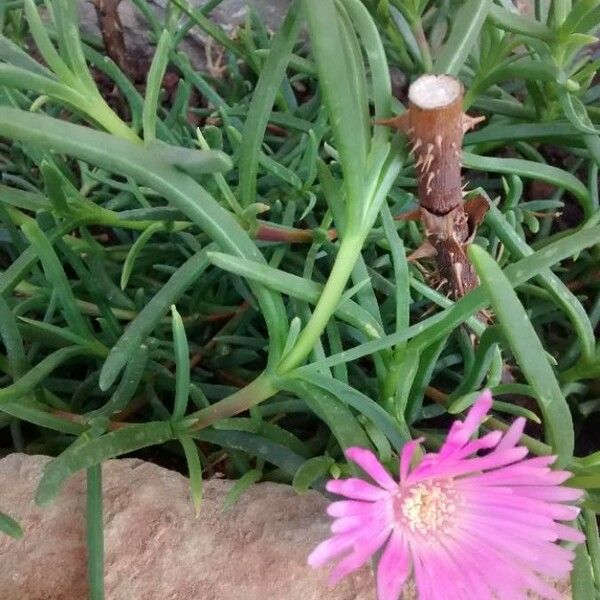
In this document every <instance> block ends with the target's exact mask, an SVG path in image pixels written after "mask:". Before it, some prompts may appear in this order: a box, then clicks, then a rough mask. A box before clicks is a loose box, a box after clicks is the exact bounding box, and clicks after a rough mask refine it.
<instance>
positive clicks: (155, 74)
mask: <svg viewBox="0 0 600 600" xmlns="http://www.w3.org/2000/svg"><path fill="white" fill-rule="evenodd" d="M170 49H171V35H170V33H169V32H168V31H167V30H166V29H165V30H164V31H163V32H162V34H161V36H160V39H159V40H158V44H157V46H156V51H155V53H154V56H153V57H152V63H151V65H150V70H149V71H148V78H147V81H146V98H145V100H144V109H143V111H142V123H143V129H144V142H146V143H147V144H148V143H149V142H152V141H153V140H154V139H155V138H156V118H157V117H156V111H157V109H158V96H159V94H160V89H161V86H162V80H163V77H164V76H165V71H166V70H167V65H168V63H169V51H170Z"/></svg>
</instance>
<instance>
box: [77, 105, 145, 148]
mask: <svg viewBox="0 0 600 600" xmlns="http://www.w3.org/2000/svg"><path fill="white" fill-rule="evenodd" d="M86 113H87V114H88V115H89V116H90V117H92V119H94V120H95V121H97V122H98V123H99V124H100V125H102V127H103V128H104V129H105V130H106V131H108V132H109V133H112V134H113V135H115V136H117V137H120V138H122V139H125V140H128V141H130V142H133V143H134V144H142V140H141V139H140V138H139V136H138V135H137V134H136V133H135V131H133V129H131V127H129V126H128V125H127V124H125V123H124V122H123V121H122V120H121V119H120V118H119V117H118V116H117V115H116V114H115V113H114V111H113V110H112V109H111V108H110V106H109V105H108V104H106V102H105V101H104V100H103V99H102V98H101V97H100V95H98V97H97V98H94V99H93V100H92V101H91V102H89V103H88V105H87V107H86Z"/></svg>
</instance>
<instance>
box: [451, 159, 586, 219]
mask: <svg viewBox="0 0 600 600" xmlns="http://www.w3.org/2000/svg"><path fill="white" fill-rule="evenodd" d="M462 158H463V165H464V166H465V167H466V168H467V169H474V170H476V171H491V172H492V173H506V174H509V175H518V176H519V177H525V178H527V179H536V180H539V181H545V182H547V183H551V184H552V185H556V186H558V187H561V188H564V189H565V190H567V191H569V192H571V193H572V194H573V196H575V198H576V199H577V201H578V202H579V204H580V205H581V207H582V208H583V211H584V213H585V215H586V217H589V216H591V214H592V213H593V206H592V199H591V197H590V192H589V190H588V189H587V187H586V186H585V185H583V183H581V181H580V180H579V179H577V177H575V176H574V175H571V173H567V172H566V171H563V170H562V169H558V168H556V167H552V166H550V165H545V164H540V163H537V162H532V161H529V160H521V159H518V158H499V157H497V156H494V157H491V156H490V157H488V156H478V155H476V154H471V153H470V152H463V155H462Z"/></svg>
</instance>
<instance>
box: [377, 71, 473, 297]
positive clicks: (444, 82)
mask: <svg viewBox="0 0 600 600" xmlns="http://www.w3.org/2000/svg"><path fill="white" fill-rule="evenodd" d="M408 98H409V109H408V111H406V112H405V113H404V114H403V115H400V116H399V117H395V118H393V119H388V120H387V121H383V122H382V123H383V124H386V125H390V126H391V127H395V128H396V129H399V130H401V131H402V132H404V133H405V134H406V135H407V136H408V138H409V141H410V144H411V150H410V151H411V153H412V154H414V156H415V159H416V161H415V172H416V176H417V186H418V195H419V205H420V209H421V220H422V222H423V225H424V227H425V234H426V236H427V243H426V246H427V249H428V252H421V253H419V252H418V251H417V255H419V256H424V255H427V254H429V255H431V254H434V255H435V257H436V261H437V266H438V270H439V272H440V275H441V276H442V278H443V279H445V280H446V281H447V287H448V291H449V293H450V294H451V295H452V297H454V298H459V297H461V296H463V295H465V294H466V293H468V292H469V291H470V290H472V289H473V288H475V287H476V286H477V285H478V283H479V282H478V280H477V275H476V274H475V271H474V269H473V267H472V265H471V263H470V262H469V259H468V258H467V254H466V248H467V246H468V244H469V243H470V242H471V240H472V238H473V235H474V233H475V229H476V225H477V224H478V222H479V221H480V220H481V217H480V215H479V214H477V215H476V216H475V218H470V214H469V213H468V212H467V210H466V209H465V204H464V202H463V189H462V182H461V148H462V141H463V136H464V133H465V132H466V131H467V130H468V129H470V128H471V127H473V126H474V125H475V124H476V123H478V122H479V121H480V120H482V119H481V118H473V117H469V116H468V115H465V114H464V113H463V110H462V100H463V87H462V84H461V83H460V81H458V80H457V79H454V78H453V77H449V76H448V75H423V76H422V77H420V78H419V79H417V80H416V81H415V82H414V83H413V84H412V85H411V86H410V89H409V92H408ZM472 208H473V209H474V214H475V212H477V213H478V212H480V207H479V206H478V205H477V206H473V207H472Z"/></svg>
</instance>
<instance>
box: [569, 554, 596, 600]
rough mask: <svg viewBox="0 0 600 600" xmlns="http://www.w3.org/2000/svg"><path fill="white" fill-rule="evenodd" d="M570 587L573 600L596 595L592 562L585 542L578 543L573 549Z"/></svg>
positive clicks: (588, 599) (581, 599)
mask: <svg viewBox="0 0 600 600" xmlns="http://www.w3.org/2000/svg"><path fill="white" fill-rule="evenodd" d="M571 588H572V590H573V600H590V598H594V597H595V595H596V588H595V586H594V576H593V574H592V563H591V561H590V557H589V554H588V553H587V548H586V546H585V544H579V545H578V546H577V548H576V549H575V561H574V562H573V571H572V573H571Z"/></svg>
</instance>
